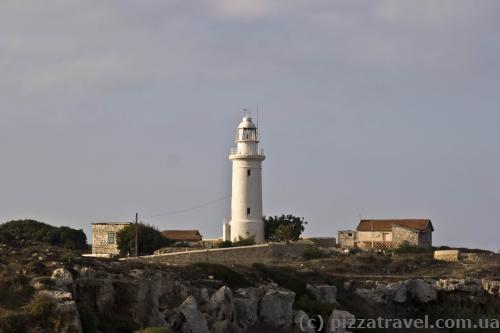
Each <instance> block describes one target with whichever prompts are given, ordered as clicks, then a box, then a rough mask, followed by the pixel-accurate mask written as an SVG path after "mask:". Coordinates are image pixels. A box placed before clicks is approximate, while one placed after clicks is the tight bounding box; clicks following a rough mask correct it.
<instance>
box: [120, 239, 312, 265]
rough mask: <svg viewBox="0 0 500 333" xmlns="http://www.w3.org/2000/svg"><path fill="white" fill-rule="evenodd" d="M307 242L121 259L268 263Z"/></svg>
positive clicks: (291, 254) (298, 252) (295, 254)
mask: <svg viewBox="0 0 500 333" xmlns="http://www.w3.org/2000/svg"><path fill="white" fill-rule="evenodd" d="M310 246H311V245H308V244H301V243H294V244H289V245H286V244H278V243H270V244H262V245H253V246H240V247H230V248H222V249H207V250H197V251H188V252H177V253H165V254H158V255H151V256H142V257H139V258H126V259H123V260H140V261H142V262H148V263H167V264H177V265H189V264H192V263H196V262H211V263H217V264H240V265H251V264H254V263H269V262H272V261H277V260H283V259H287V258H288V259H293V258H297V257H299V256H301V255H302V253H303V252H304V249H305V248H306V247H310Z"/></svg>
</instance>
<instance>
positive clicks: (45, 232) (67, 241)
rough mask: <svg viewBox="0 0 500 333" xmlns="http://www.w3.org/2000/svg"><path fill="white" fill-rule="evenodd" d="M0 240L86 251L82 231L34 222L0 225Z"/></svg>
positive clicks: (85, 240)
mask: <svg viewBox="0 0 500 333" xmlns="http://www.w3.org/2000/svg"><path fill="white" fill-rule="evenodd" d="M0 235H1V236H0V239H2V238H4V239H6V241H7V242H8V241H9V239H11V240H18V241H30V242H36V241H38V242H44V243H48V244H51V245H57V246H64V247H66V248H69V249H74V250H86V249H87V247H88V245H87V236H86V235H85V233H84V232H83V230H81V229H79V230H76V229H72V228H70V227H54V226H51V225H49V224H46V223H42V222H38V221H35V220H14V221H10V222H6V223H3V224H0Z"/></svg>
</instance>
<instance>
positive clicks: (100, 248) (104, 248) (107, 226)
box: [92, 223, 130, 256]
mask: <svg viewBox="0 0 500 333" xmlns="http://www.w3.org/2000/svg"><path fill="white" fill-rule="evenodd" d="M129 224H130V223H93V224H92V254H93V255H96V256H97V255H117V254H119V251H118V247H117V244H116V233H117V232H118V231H120V230H121V229H123V228H125V227H126V226H127V225H129ZM110 233H113V234H114V235H115V237H114V241H113V242H110V241H111V240H112V238H113V237H111V238H110V237H108V235H109V236H111V235H110Z"/></svg>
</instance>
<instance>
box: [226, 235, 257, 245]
mask: <svg viewBox="0 0 500 333" xmlns="http://www.w3.org/2000/svg"><path fill="white" fill-rule="evenodd" d="M255 244H256V242H255V235H252V236H250V237H248V238H243V237H241V236H239V239H238V240H237V241H235V242H231V241H229V240H227V241H223V242H220V243H219V244H218V246H217V247H218V248H228V247H236V246H251V245H255Z"/></svg>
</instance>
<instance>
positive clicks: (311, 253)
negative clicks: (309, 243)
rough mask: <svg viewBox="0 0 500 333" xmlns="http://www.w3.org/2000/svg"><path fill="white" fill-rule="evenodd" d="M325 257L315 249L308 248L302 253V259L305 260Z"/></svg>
mask: <svg viewBox="0 0 500 333" xmlns="http://www.w3.org/2000/svg"><path fill="white" fill-rule="evenodd" d="M325 256H326V255H325V254H324V253H323V251H321V250H320V249H318V248H316V247H308V248H306V249H304V252H302V258H304V259H305V260H311V259H320V258H324V257H325Z"/></svg>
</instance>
